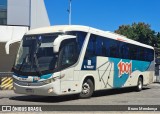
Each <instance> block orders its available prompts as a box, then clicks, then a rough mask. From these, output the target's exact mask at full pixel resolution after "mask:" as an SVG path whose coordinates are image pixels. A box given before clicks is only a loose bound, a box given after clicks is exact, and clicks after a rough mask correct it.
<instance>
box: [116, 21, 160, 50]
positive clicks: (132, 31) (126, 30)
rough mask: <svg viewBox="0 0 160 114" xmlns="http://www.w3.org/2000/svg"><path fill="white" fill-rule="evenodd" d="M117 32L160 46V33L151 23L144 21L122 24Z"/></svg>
mask: <svg viewBox="0 0 160 114" xmlns="http://www.w3.org/2000/svg"><path fill="white" fill-rule="evenodd" d="M115 33H118V34H121V35H124V36H126V37H127V38H130V39H132V40H136V41H138V42H141V43H144V44H148V45H151V46H156V47H159V48H160V33H156V32H155V31H154V30H152V29H151V27H150V25H149V24H145V23H143V22H139V23H133V24H132V25H121V26H119V28H118V30H116V31H115Z"/></svg>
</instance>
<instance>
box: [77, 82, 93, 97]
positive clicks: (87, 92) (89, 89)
mask: <svg viewBox="0 0 160 114" xmlns="http://www.w3.org/2000/svg"><path fill="white" fill-rule="evenodd" d="M93 91H94V84H93V82H92V80H91V79H86V80H84V82H83V84H82V91H81V93H80V94H79V98H89V97H91V96H92V94H93Z"/></svg>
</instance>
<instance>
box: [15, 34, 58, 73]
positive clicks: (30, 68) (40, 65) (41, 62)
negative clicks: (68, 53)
mask: <svg viewBox="0 0 160 114" xmlns="http://www.w3.org/2000/svg"><path fill="white" fill-rule="evenodd" d="M57 37H58V34H57V35H36V36H24V38H23V40H22V42H21V45H20V48H19V51H18V54H17V58H16V61H15V65H14V69H16V70H18V71H20V72H26V73H27V72H38V73H39V74H40V73H41V71H46V70H53V69H55V68H56V65H57V57H58V55H57V53H54V52H53V42H54V40H55V39H56V38H57Z"/></svg>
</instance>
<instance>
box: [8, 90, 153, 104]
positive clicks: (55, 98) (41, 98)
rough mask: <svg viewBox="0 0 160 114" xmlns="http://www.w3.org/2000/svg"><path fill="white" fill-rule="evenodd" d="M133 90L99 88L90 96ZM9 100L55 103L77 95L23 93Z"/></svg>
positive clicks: (75, 97) (69, 99) (71, 98)
mask: <svg viewBox="0 0 160 114" xmlns="http://www.w3.org/2000/svg"><path fill="white" fill-rule="evenodd" d="M148 89H150V88H143V90H142V91H145V90H148ZM130 92H135V90H134V89H133V88H123V89H111V90H101V91H96V92H94V94H93V96H92V97H91V99H92V98H94V97H101V96H110V95H117V94H124V93H130ZM9 99H10V100H17V101H26V102H44V103H57V102H65V101H71V100H77V99H78V95H65V96H47V97H46V96H33V95H24V96H15V97H11V98H9Z"/></svg>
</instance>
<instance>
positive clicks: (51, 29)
mask: <svg viewBox="0 0 160 114" xmlns="http://www.w3.org/2000/svg"><path fill="white" fill-rule="evenodd" d="M66 31H83V32H90V33H92V34H96V35H100V36H103V37H107V38H110V39H114V40H119V41H122V42H126V43H130V44H134V45H139V46H142V47H146V48H151V49H154V48H153V47H152V46H149V45H146V44H143V43H140V42H137V41H134V40H131V39H128V38H127V37H126V36H123V35H120V34H116V33H114V32H110V31H103V30H99V29H95V28H92V27H88V26H82V25H57V26H49V27H42V28H37V29H33V30H30V31H28V32H27V33H26V35H34V34H35V35H36V34H47V33H56V32H62V33H65V32H66Z"/></svg>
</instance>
